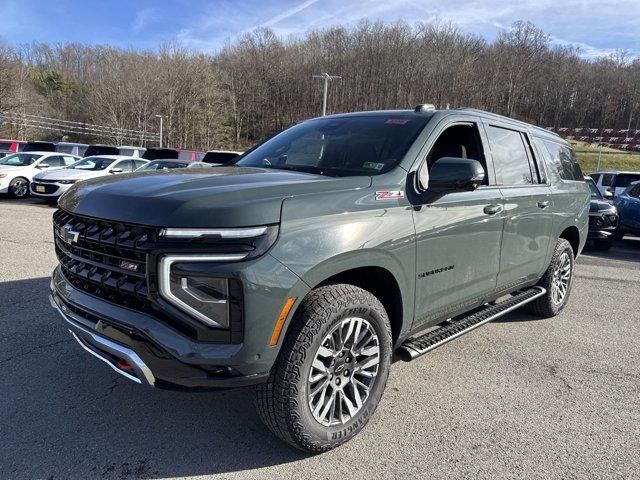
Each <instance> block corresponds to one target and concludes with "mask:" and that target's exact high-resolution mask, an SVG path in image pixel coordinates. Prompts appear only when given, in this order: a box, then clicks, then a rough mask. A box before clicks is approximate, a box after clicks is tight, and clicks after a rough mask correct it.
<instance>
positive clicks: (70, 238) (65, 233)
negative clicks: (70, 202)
mask: <svg viewBox="0 0 640 480" xmlns="http://www.w3.org/2000/svg"><path fill="white" fill-rule="evenodd" d="M61 233H62V238H64V240H65V241H66V242H68V243H78V237H79V236H80V232H76V231H74V230H71V228H69V227H64V228H63V229H62V230H61Z"/></svg>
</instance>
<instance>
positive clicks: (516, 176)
mask: <svg viewBox="0 0 640 480" xmlns="http://www.w3.org/2000/svg"><path fill="white" fill-rule="evenodd" d="M487 135H488V137H489V145H490V146H491V155H492V156H493V163H494V166H495V170H496V177H497V181H498V184H499V185H528V184H532V183H537V182H534V180H533V178H534V177H533V173H532V171H531V165H530V163H529V157H528V156H527V147H526V145H525V143H524V139H523V138H522V134H521V133H520V132H518V131H516V130H509V129H507V128H501V127H494V126H489V127H488V128H487Z"/></svg>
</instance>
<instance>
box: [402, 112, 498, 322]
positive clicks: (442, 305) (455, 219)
mask: <svg viewBox="0 0 640 480" xmlns="http://www.w3.org/2000/svg"><path fill="white" fill-rule="evenodd" d="M434 138H437V140H436V141H435V142H434V143H433V145H432V146H431V147H430V148H428V154H427V155H426V157H425V159H424V161H425V162H427V164H428V165H429V167H430V166H431V165H432V164H433V163H434V162H435V161H436V160H438V159H439V158H443V157H462V158H472V159H475V160H478V161H480V163H482V164H483V166H484V167H485V173H486V176H485V183H486V185H484V186H481V187H479V188H478V189H477V190H475V191H473V192H459V193H452V194H448V195H445V196H444V197H442V198H440V199H439V200H437V201H435V202H434V203H431V204H428V205H423V206H422V207H420V208H419V209H416V210H414V213H413V216H414V224H415V228H416V246H417V271H416V275H417V278H416V321H415V323H414V326H416V327H418V326H423V325H425V326H426V325H428V324H430V323H434V321H436V320H440V319H442V318H448V317H449V316H450V314H451V313H452V312H454V311H456V310H460V309H463V308H470V307H473V306H475V305H476V304H478V303H479V302H481V301H483V300H484V299H485V298H486V297H487V296H489V295H491V293H492V292H493V291H494V290H495V288H496V280H497V275H498V271H499V260H500V241H501V236H502V227H503V219H502V209H503V202H502V198H501V196H502V194H501V192H500V189H499V188H498V187H496V186H495V185H492V184H493V183H494V182H493V173H492V170H491V169H487V162H486V159H485V155H484V151H483V150H484V149H483V147H482V141H481V131H480V130H479V129H478V123H477V122H468V121H467V122H456V123H451V121H450V122H449V123H447V124H444V125H442V126H441V127H440V135H439V136H437V137H435V136H434Z"/></svg>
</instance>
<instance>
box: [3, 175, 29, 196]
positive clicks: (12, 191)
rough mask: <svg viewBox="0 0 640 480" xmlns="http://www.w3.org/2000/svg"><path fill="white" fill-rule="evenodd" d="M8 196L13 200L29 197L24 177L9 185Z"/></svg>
mask: <svg viewBox="0 0 640 480" xmlns="http://www.w3.org/2000/svg"><path fill="white" fill-rule="evenodd" d="M8 192H9V195H10V196H11V197H13V198H26V197H28V196H29V180H27V179H26V178H24V177H16V178H14V179H13V180H11V183H9V189H8Z"/></svg>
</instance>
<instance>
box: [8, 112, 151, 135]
mask: <svg viewBox="0 0 640 480" xmlns="http://www.w3.org/2000/svg"><path fill="white" fill-rule="evenodd" d="M0 119H4V120H5V121H7V122H8V123H12V124H16V125H17V124H23V125H25V126H28V127H33V128H42V129H45V130H58V131H60V132H65V133H80V134H85V135H94V136H110V137H118V138H123V139H125V138H126V139H134V140H149V141H156V142H157V141H159V139H160V136H159V134H158V133H155V132H144V131H140V130H131V129H124V128H117V127H109V126H104V125H97V124H92V123H83V122H73V121H70V120H61V119H56V118H50V117H43V116H39V115H30V114H19V113H15V112H5V113H3V114H0Z"/></svg>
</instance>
